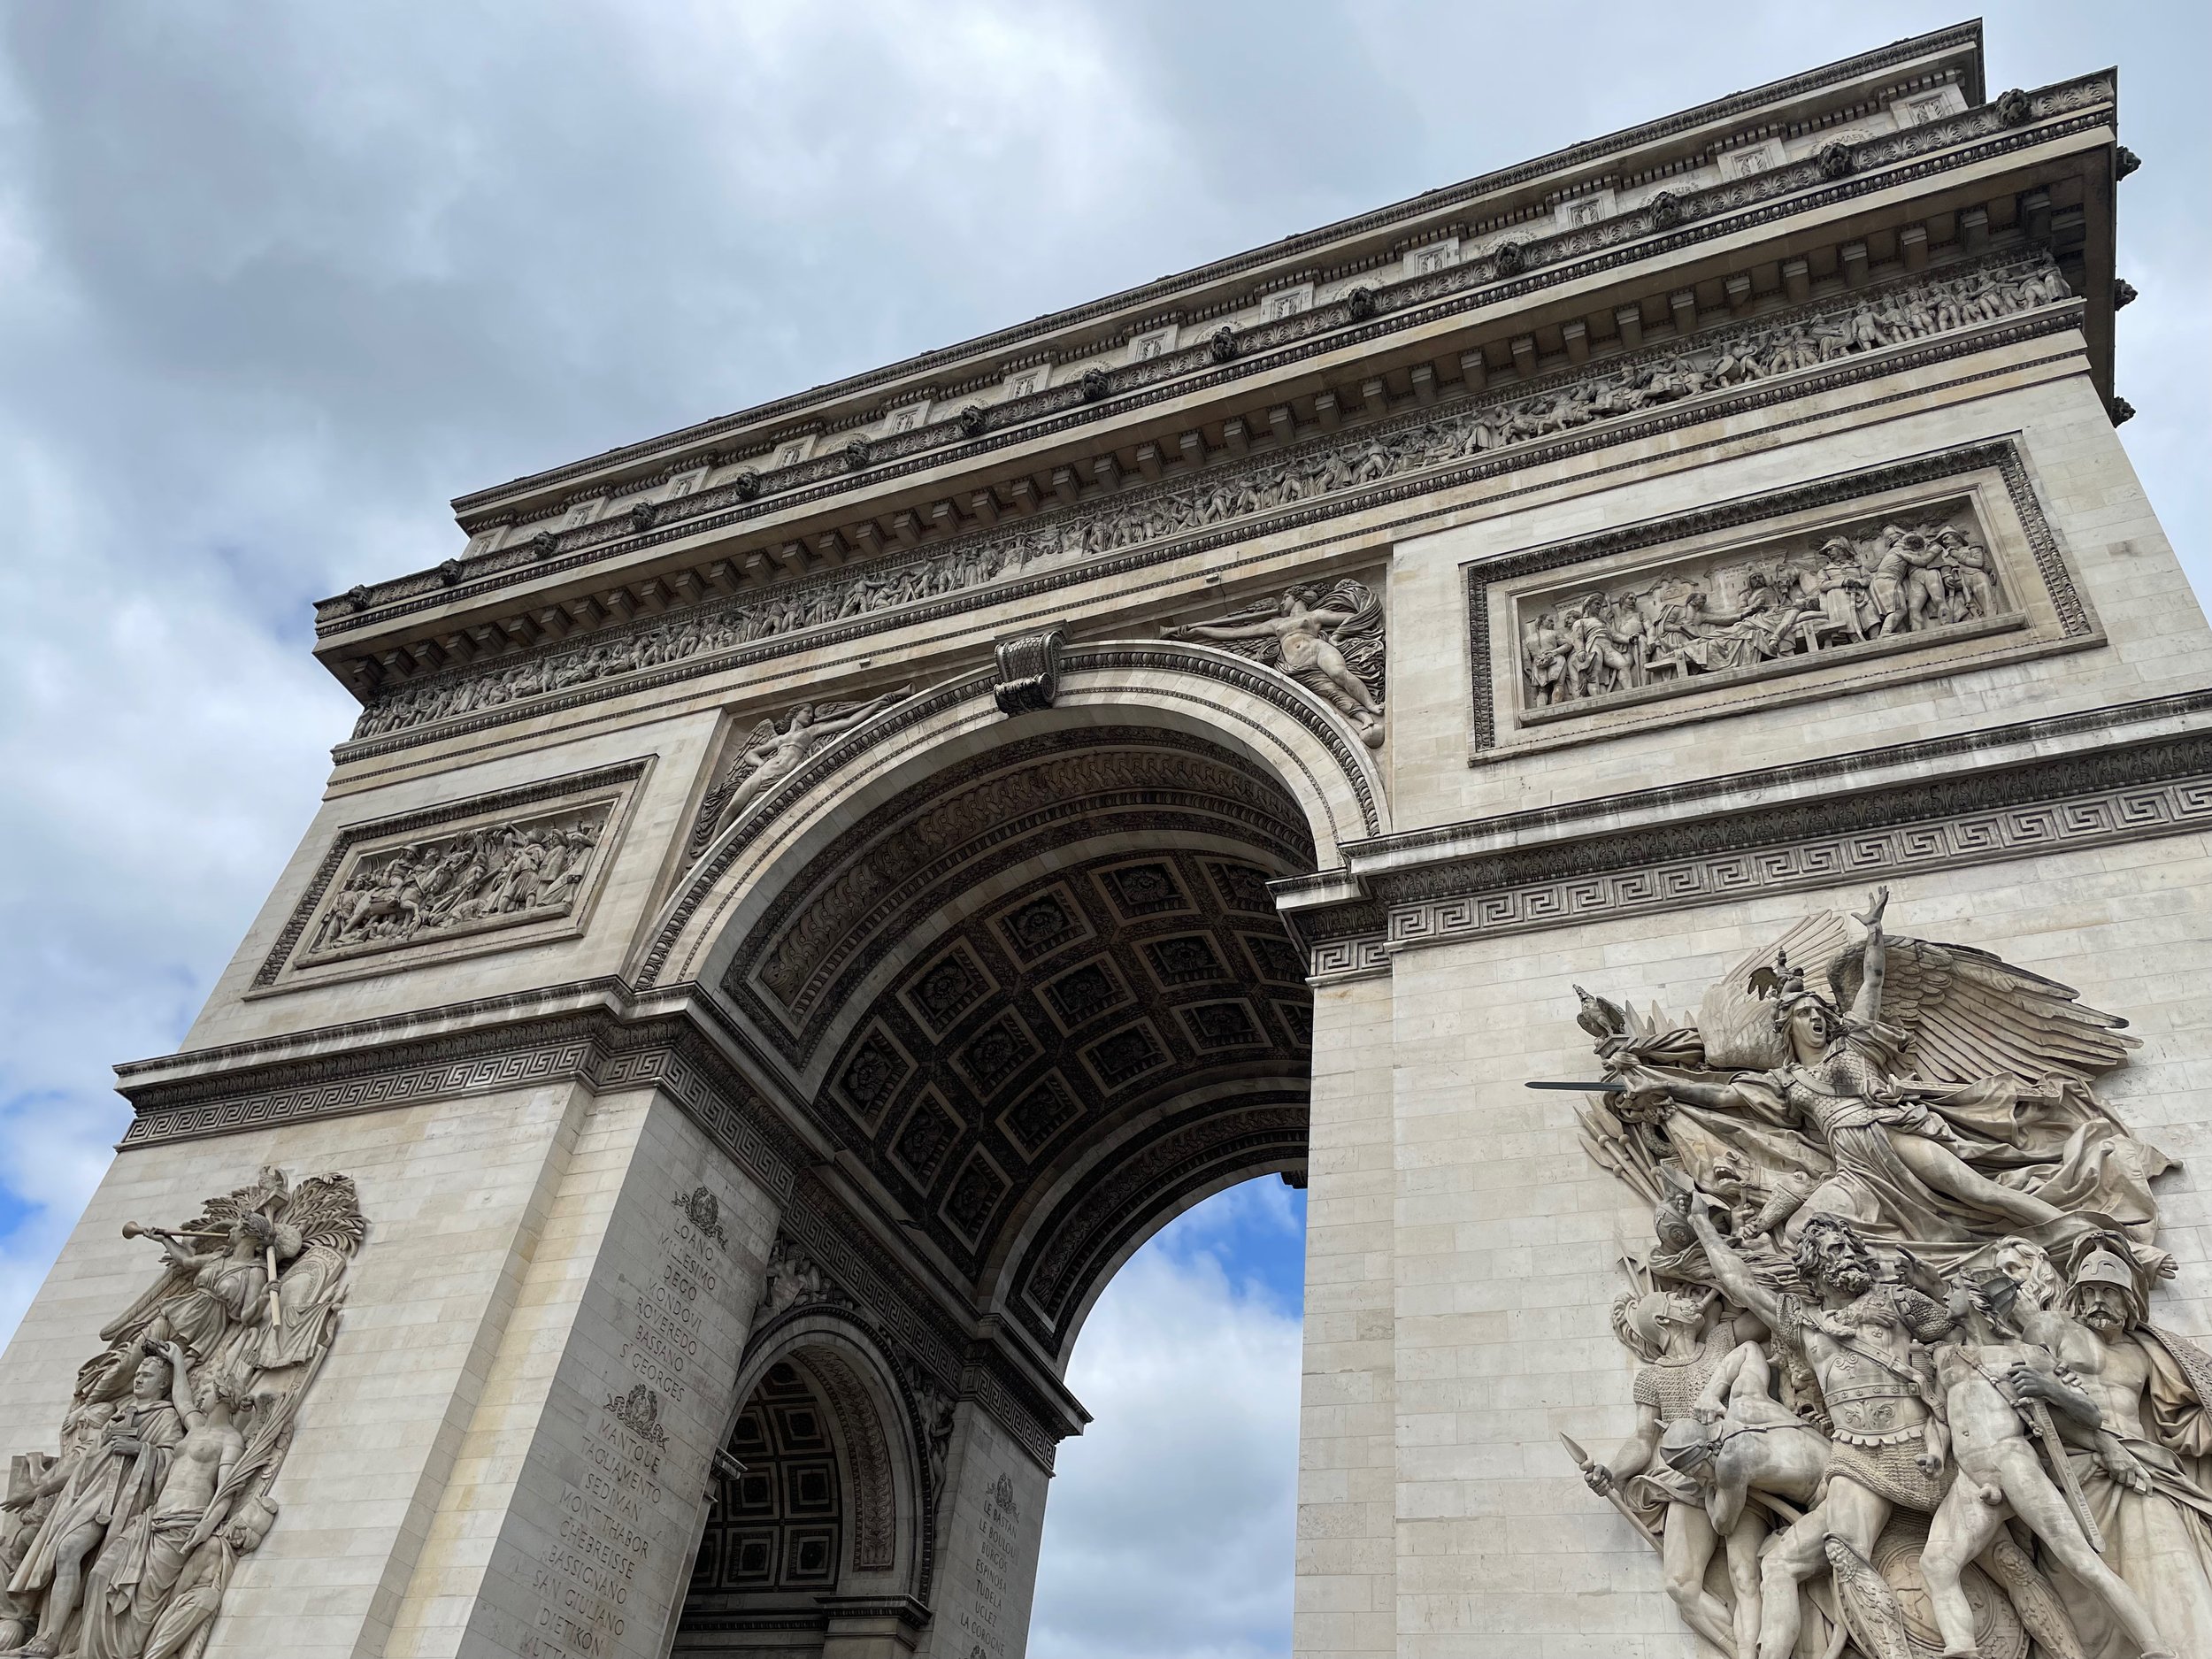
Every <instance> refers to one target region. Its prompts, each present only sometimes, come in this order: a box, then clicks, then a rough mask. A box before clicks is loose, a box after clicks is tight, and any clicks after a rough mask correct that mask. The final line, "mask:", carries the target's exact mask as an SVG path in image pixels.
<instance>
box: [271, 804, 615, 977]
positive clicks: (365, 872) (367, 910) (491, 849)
mask: <svg viewBox="0 0 2212 1659" xmlns="http://www.w3.org/2000/svg"><path fill="white" fill-rule="evenodd" d="M612 810H613V805H612V803H611V802H605V801H601V802H595V803H593V804H591V805H589V806H584V807H572V808H567V809H564V810H557V811H552V812H545V813H541V814H537V815H535V816H533V817H530V818H509V819H504V820H502V821H500V822H497V823H492V824H485V825H480V826H477V827H476V828H473V829H468V830H463V831H461V832H459V833H456V834H451V835H445V836H438V837H434V838H432V839H429V840H426V841H415V842H411V843H410V844H408V845H406V846H403V847H398V848H394V849H388V850H385V851H380V852H373V853H365V854H363V855H362V856H360V857H358V858H357V860H356V861H355V863H354V864H353V866H352V868H351V869H350V870H349V871H348V872H346V875H345V877H344V879H342V881H341V882H340V883H339V884H338V887H337V890H336V891H335V892H334V893H333V894H332V895H331V896H330V899H329V901H328V902H326V904H325V905H324V907H323V910H322V913H321V915H320V916H319V918H317V919H316V921H315V923H314V925H313V926H312V927H311V929H310V930H309V932H308V935H307V941H306V943H305V944H304V945H303V947H302V948H301V949H300V951H299V954H298V956H296V961H297V962H298V963H299V964H301V965H303V966H306V965H311V964H316V963H322V962H329V961H332V960H334V959H337V958H340V957H345V956H359V955H361V954H363V953H365V952H367V951H373V950H386V949H392V948H394V947H396V946H399V945H408V944H414V943H417V942H427V941H433V940H439V939H448V938H453V937H457V936H459V935H461V934H465V933H478V932H481V931H483V930H484V929H486V928H492V927H503V926H511V925H513V924H515V923H518V922H537V921H548V920H555V919H558V918H565V917H566V916H567V915H568V914H569V913H570V911H571V910H573V909H574V908H575V904H576V899H577V895H578V894H579V893H580V891H581V890H582V888H583V885H584V882H585V879H586V878H588V876H589V875H590V874H591V872H592V866H593V864H594V863H595V860H596V859H597V857H598V855H599V846H600V841H601V840H602V839H603V836H604V834H605V832H606V827H607V818H608V816H609V814H610V813H611V811H612Z"/></svg>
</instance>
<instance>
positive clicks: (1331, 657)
mask: <svg viewBox="0 0 2212 1659" xmlns="http://www.w3.org/2000/svg"><path fill="white" fill-rule="evenodd" d="M1164 632H1165V634H1166V635H1167V637H1168V638H1169V639H1171V640H1204V641H1208V642H1209V643H1213V644H1219V645H1224V646H1226V647H1227V648H1228V649H1230V650H1233V651H1234V652H1236V653H1237V655H1238V656H1240V657H1251V658H1252V659H1253V660H1254V661H1255V662H1261V663H1265V664H1267V665H1268V666H1269V667H1271V668H1279V669H1281V670H1282V671H1283V672H1285V673H1286V674H1288V675H1289V676H1290V677H1291V678H1292V679H1293V680H1296V681H1298V683H1299V684H1301V685H1302V686H1304V687H1307V689H1309V690H1310V691H1314V692H1317V693H1318V694H1319V695H1321V696H1323V697H1325V698H1327V699H1328V701H1329V703H1331V704H1332V705H1333V706H1334V707H1335V708H1337V709H1338V710H1341V711H1342V713H1343V714H1344V716H1345V718H1348V719H1349V720H1350V721H1351V722H1352V724H1353V725H1354V726H1356V727H1357V728H1358V730H1359V734H1360V741H1362V742H1363V743H1365V744H1366V745H1367V746H1368V748H1370V749H1379V748H1381V747H1382V741H1383V705H1382V695H1383V617H1382V606H1381V604H1380V603H1379V602H1378V601H1377V600H1376V598H1375V595H1374V594H1373V593H1372V592H1371V591H1370V589H1369V588H1368V587H1367V584H1366V583H1364V582H1359V581H1355V580H1352V579H1351V578H1350V577H1345V578H1344V579H1343V580H1340V581H1338V582H1337V583H1336V584H1335V585H1334V586H1333V587H1331V588H1329V589H1328V591H1327V592H1326V593H1323V592H1320V591H1319V590H1317V589H1316V588H1292V589H1291V590H1290V591H1289V592H1288V593H1286V594H1285V595H1282V596H1281V597H1280V598H1279V599H1263V600H1260V601H1258V602H1256V603H1253V604H1248V605H1246V606H1244V607H1243V608H1242V609H1241V610H1238V611H1231V612H1230V613H1229V614H1228V615H1227V616H1225V617H1221V618H1217V619H1216V620H1214V621H1212V622H1204V623H1194V624H1191V625H1188V626H1183V627H1173V628H1168V629H1166V630H1164Z"/></svg>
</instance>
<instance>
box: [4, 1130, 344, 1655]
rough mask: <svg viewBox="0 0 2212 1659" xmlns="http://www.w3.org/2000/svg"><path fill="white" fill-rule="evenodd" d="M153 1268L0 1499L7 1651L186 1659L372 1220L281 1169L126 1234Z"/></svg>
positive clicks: (200, 1638) (325, 1341)
mask: <svg viewBox="0 0 2212 1659" xmlns="http://www.w3.org/2000/svg"><path fill="white" fill-rule="evenodd" d="M124 1233H125V1235H126V1236H127V1237H146V1238H149V1239H152V1240H157V1242H158V1243H159V1244H160V1246H161V1249H162V1255H163V1273H162V1277H161V1279H159V1281H158V1282H157V1283H156V1284H155V1286H153V1287H152V1288H151V1289H150V1290H149V1291H148V1292H147V1293H146V1294H144V1295H142V1296H141V1297H140V1298H139V1300H138V1301H137V1302H135V1303H134V1304H133V1306H132V1307H131V1308H130V1310H128V1311H127V1312H126V1313H125V1314H124V1315H123V1316H122V1317H120V1318H119V1319H117V1320H115V1321H114V1322H113V1323H111V1325H108V1326H107V1327H106V1328H105V1329H104V1330H103V1331H102V1333H101V1335H102V1337H103V1339H104V1340H105V1341H106V1342H107V1345H108V1346H107V1347H106V1348H105V1349H104V1351H103V1352H102V1353H100V1354H99V1355H98V1356H96V1357H95V1358H93V1359H92V1360H90V1361H88V1363H86V1364H85V1365H84V1366H83V1367H82V1368H81V1370H80V1371H79V1372H78V1377H77V1387H76V1392H75V1395H74V1398H73V1401H72V1402H71V1406H70V1409H69V1412H68V1414H67V1416H66V1417H65V1418H64V1419H63V1423H62V1430H61V1437H60V1444H59V1447H58V1451H57V1453H56V1455H52V1456H48V1455H44V1454H41V1453H25V1454H21V1455H18V1456H17V1457H16V1459H15V1460H14V1464H13V1466H12V1468H11V1470H10V1471H9V1478H8V1491H7V1495H6V1497H5V1499H4V1500H0V1574H4V1578H0V1584H4V1590H0V1653H6V1654H11V1655H17V1654H19V1655H26V1659H54V1656H56V1655H60V1656H62V1659H198V1655H200V1654H201V1653H202V1652H203V1651H204V1649H205V1647H206V1645H207V1641H208V1638H209V1636H210V1634H211V1627H212V1624H213V1622H214V1619H215V1617H216V1615H217V1613H218V1612H219V1610H220V1609H221V1607H222V1601H223V1594H224V1592H225V1591H226V1589H227V1587H228V1586H229V1584H230V1580H231V1576H232V1573H233V1571H234V1569H235V1567H236V1564H237V1561H238V1558H239V1557H240V1556H241V1555H245V1554H248V1553H250V1551H252V1550H253V1549H255V1548H257V1547H258V1545H259V1544H260V1543H261V1541H262V1540H263V1539H264V1538H265V1536H266V1535H267V1533H268V1531H269V1528H270V1526H271V1525H273V1522H274V1520H275V1518H276V1506H275V1504H274V1502H273V1501H272V1500H271V1499H270V1497H269V1495H268V1488H269V1484H270V1482H271V1481H272V1480H273V1479H274V1478H275V1475H276V1472H277V1469H278V1466H279V1465H280V1463H281V1462H282V1460H283V1455H284V1453H285V1451H286V1449H287V1448H288V1447H289V1445H290V1442H291V1434H292V1419H293V1415H294V1413H295V1411H296V1409H297V1406H298V1403H299V1398H300V1396H301V1394H303V1392H304V1391H305V1390H306V1388H307V1387H308V1386H309V1385H310V1384H311V1382H312V1380H313V1378H314V1376H315V1373H316V1371H317V1370H318V1369H319V1366H320V1364H321V1362H322V1358H323V1356H324V1354H325V1353H326V1351H327V1349H328V1347H329V1343H330V1339H331V1336H332V1334H333V1333H334V1329H335V1325H336V1322H337V1317H338V1310H339V1307H340V1304H341V1302H342V1299H343V1281H344V1277H345V1271H346V1267H347V1263H348V1262H349V1259H350V1257H351V1256H352V1253H353V1251H354V1249H355V1248H357V1246H358V1244H359V1243H360V1240H361V1238H362V1235H363V1233H364V1225H363V1222H362V1218H361V1213H360V1210H359V1208H358V1206H357V1203H356V1202H355V1199H354V1194H353V1184H352V1182H351V1181H349V1180H348V1179H346V1178H344V1177H342V1176H319V1177H316V1178H313V1179H310V1180H307V1181H303V1182H302V1183H301V1184H300V1186H299V1187H297V1188H296V1189H295V1188H293V1187H290V1186H289V1185H288V1182H287V1181H286V1180H285V1179H284V1177H283V1175H282V1174H281V1173H280V1171H275V1170H265V1171H262V1175H261V1179H260V1180H259V1181H258V1183H257V1185H255V1186H253V1187H246V1188H242V1189H241V1190H240V1191H238V1192H236V1193H233V1194H229V1195H227V1197H224V1198H219V1199H216V1200H214V1201H211V1202H210V1203H209V1204H208V1205H207V1206H205V1207H204V1210H203V1212H202V1214H201V1216H200V1217H198V1219H196V1221H194V1222H192V1223H190V1224H188V1225H187V1226H186V1227H184V1228H180V1229H176V1230H168V1229H163V1228H157V1227H147V1226H141V1225H137V1224H132V1225H128V1226H127V1227H126V1228H125V1229H124Z"/></svg>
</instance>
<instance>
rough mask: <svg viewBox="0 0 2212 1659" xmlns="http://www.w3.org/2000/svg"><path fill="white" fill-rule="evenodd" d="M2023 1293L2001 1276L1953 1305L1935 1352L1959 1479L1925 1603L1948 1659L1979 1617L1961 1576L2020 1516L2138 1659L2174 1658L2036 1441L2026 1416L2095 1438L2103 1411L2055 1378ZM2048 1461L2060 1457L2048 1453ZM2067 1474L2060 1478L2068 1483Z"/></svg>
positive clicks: (1934, 1541) (1943, 1511) (1964, 1648)
mask: <svg viewBox="0 0 2212 1659" xmlns="http://www.w3.org/2000/svg"><path fill="white" fill-rule="evenodd" d="M2017 1294H2018V1286H2016V1285H2015V1284H2014V1283H2013V1281H2012V1280H2011V1279H2008V1278H2006V1277H2005V1276H2004V1275H2003V1274H2001V1273H1993V1274H1991V1275H1990V1276H1989V1278H1988V1279H1985V1281H1984V1282H1983V1283H1982V1284H1981V1285H1979V1286H1973V1287H1971V1288H1967V1287H1963V1286H1962V1287H1961V1288H1960V1289H1958V1290H1956V1291H1955V1292H1954V1293H1953V1296H1952V1302H1951V1311H1952V1314H1953V1316H1954V1317H1955V1319H1956V1320H1957V1322H1958V1325H1959V1329H1958V1330H1957V1332H1956V1333H1955V1339H1954V1340H1951V1341H1947V1342H1945V1343H1943V1344H1941V1345H1940V1346H1939V1347H1938V1348H1937V1349H1936V1351H1935V1353H1936V1371H1937V1378H1938V1380H1939V1383H1940V1385H1941V1386H1942V1390H1943V1403H1944V1412H1945V1416H1946V1417H1947V1420H1948V1421H1949V1424H1950V1426H1951V1449H1952V1453H1953V1455H1955V1457H1956V1458H1957V1460H1958V1479H1955V1481H1953V1482H1952V1485H1951V1489H1950V1491H1949V1492H1947V1494H1944V1499H1943V1503H1942V1507H1941V1508H1939V1509H1937V1511H1936V1517H1935V1519H1934V1521H1933V1522H1932V1523H1931V1524H1930V1525H1929V1528H1928V1546H1927V1548H1925V1549H1924V1550H1923V1551H1922V1552H1921V1555H1920V1571H1921V1572H1922V1574H1923V1575H1924V1577H1925V1578H1926V1579H1927V1585H1928V1602H1929V1605H1930V1606H1931V1607H1932V1609H1934V1611H1935V1618H1936V1624H1937V1625H1938V1626H1939V1628H1940V1629H1941V1630H1942V1632H1943V1642H1944V1646H1943V1652H1944V1654H1945V1655H1947V1659H1952V1656H1955V1659H1973V1655H1975V1654H1976V1653H1978V1651H1979V1650H1978V1648H1977V1647H1975V1645H1974V1609H1973V1606H1972V1604H1971V1603H1970V1601H1969V1600H1968V1599H1967V1595H1966V1591H1965V1589H1964V1587H1963V1586H1962V1585H1961V1584H1960V1582H1959V1578H1960V1575H1961V1574H1962V1572H1964V1571H1965V1570H1966V1566H1967V1563H1969V1562H1970V1561H1973V1560H1974V1559H1975V1558H1976V1557H1977V1556H1978V1555H1981V1554H1982V1552H1983V1551H1984V1550H1985V1549H1987V1548H1989V1547H1990V1546H1991V1545H1992V1544H1993V1543H1995V1542H1996V1541H1997V1539H1998V1536H1999V1534H2000V1533H2001V1532H2002V1531H2003V1529H2004V1525H2005V1522H2006V1520H2007V1519H2008V1518H2009V1517H2015V1516H2016V1517H2019V1519H2020V1520H2021V1521H2022V1522H2023V1523H2024V1525H2026V1526H2027V1528H2028V1530H2029V1531H2030V1532H2033V1533H2034V1534H2035V1535H2036V1537H2038V1538H2039V1539H2040V1540H2042V1541H2043V1547H2044V1548H2045V1549H2046V1550H2047V1551H2048V1552H2049V1553H2050V1555H2052V1556H2053V1557H2055V1559H2056V1561H2057V1562H2058V1563H2059V1564H2060V1565H2062V1566H2063V1567H2064V1568H2065V1569H2066V1571H2067V1572H2068V1573H2070V1574H2071V1575H2072V1577H2073V1578H2074V1579H2075V1581H2076V1582H2077V1583H2078V1584H2079V1585H2080V1586H2083V1587H2084V1588H2085V1589H2086V1590H2087V1591H2088V1592H2089V1593H2090V1594H2093V1596H2095V1598H2096V1599H2097V1600H2098V1601H2101V1602H2102V1603H2103V1604H2104V1606H2105V1608H2106V1609H2108V1611H2109V1612H2110V1614H2111V1616H2112V1618H2113V1620H2114V1621H2115V1622H2116V1623H2117V1624H2119V1626H2120V1628H2121V1629H2122V1630H2124V1632H2126V1634H2127V1640H2128V1642H2129V1643H2130V1645H2131V1647H2132V1649H2133V1650H2134V1651H2136V1652H2138V1653H2139V1654H2140V1655H2142V1659H2173V1655H2172V1650H2171V1649H2170V1648H2169V1647H2167V1646H2166V1643H2165V1642H2164V1640H2162V1638H2161V1637H2160V1635H2159V1632H2158V1627H2157V1626H2156V1625H2155V1624H2153V1623H2152V1622H2151V1616H2150V1609H2148V1608H2147V1607H2145V1606H2144V1605H2143V1599H2142V1597H2140V1596H2139V1595H2137V1594H2136V1593H2135V1592H2134V1591H2133V1590H2132V1589H2131V1588H2130V1587H2129V1586H2127V1584H2126V1583H2125V1582H2124V1581H2123V1580H2122V1579H2121V1578H2120V1577H2119V1575H2118V1574H2116V1573H2115V1572H2114V1571H2112V1569H2111V1568H2110V1567H2108V1566H2107V1565H2106V1564H2105V1563H2104V1562H2103V1561H2102V1560H2101V1559H2100V1558H2099V1557H2098V1555H2097V1551H2096V1549H2095V1548H2093V1546H2092V1545H2091V1543H2090V1541H2089V1539H2088V1537H2087V1535H2086V1534H2085V1532H2083V1530H2082V1525H2081V1523H2080V1521H2079V1520H2078V1519H2077V1518H2076V1517H2075V1516H2074V1514H2073V1512H2072V1510H2071V1509H2070V1508H2069V1507H2068V1501H2067V1498H2066V1496H2065V1494H2064V1493H2063V1492H2062V1490H2061V1489H2060V1487H2059V1485H2058V1482H2057V1481H2056V1480H2055V1479H2052V1471H2050V1470H2047V1468H2046V1467H2045V1466H2044V1462H2043V1459H2042V1458H2041V1457H2039V1456H2038V1455H2036V1450H2035V1447H2034V1445H2033V1444H2032V1442H2031V1440H2029V1423H2030V1420H2031V1419H2030V1414H2031V1413H2033V1412H2035V1411H2037V1409H2038V1408H2040V1409H2041V1410H2042V1411H2043V1412H2045V1413H2047V1414H2048V1417H2047V1419H2046V1420H2050V1419H2055V1418H2056V1417H2067V1418H2070V1419H2071V1420H2072V1421H2073V1423H2074V1424H2075V1425H2076V1426H2077V1429H2078V1431H2081V1432H2086V1433H2088V1434H2091V1435H2095V1434H2096V1433H2097V1432H2098V1426H2099V1415H2098V1408H2097V1402H2095V1401H2094V1400H2093V1399H2091V1398H2090V1397H2089V1396H2088V1395H2087V1394H2085V1393H2083V1392H2082V1391H2081V1390H2080V1389H2079V1388H2078V1387H2076V1386H2074V1384H2073V1383H2072V1382H2071V1381H2070V1380H2069V1379H2066V1378H2064V1377H2062V1376H2060V1375H2059V1374H2058V1367H2057V1362H2056V1361H2055V1359H2053V1357H2052V1356H2051V1353H2050V1351H2049V1350H2048V1349H2047V1348H2044V1347H2043V1346H2041V1345H2040V1344H2039V1343H2036V1342H2031V1341H2028V1340H2025V1339H2024V1337H2023V1336H2022V1334H2021V1333H2020V1332H2019V1330H2018V1329H2017V1327H2016V1325H2013V1324H2012V1321H2011V1318H2010V1315H2011V1311H2012V1308H2013V1305H2014V1299H2015V1298H2016V1296H2017ZM2046 1449H2047V1451H2048V1452H2049V1454H2050V1455H2053V1456H2059V1455H2063V1454H2062V1453H2061V1452H2060V1450H2059V1448H2055V1447H2049V1448H2046ZM2063 1472H2064V1471H2061V1473H2062V1477H2063Z"/></svg>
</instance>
